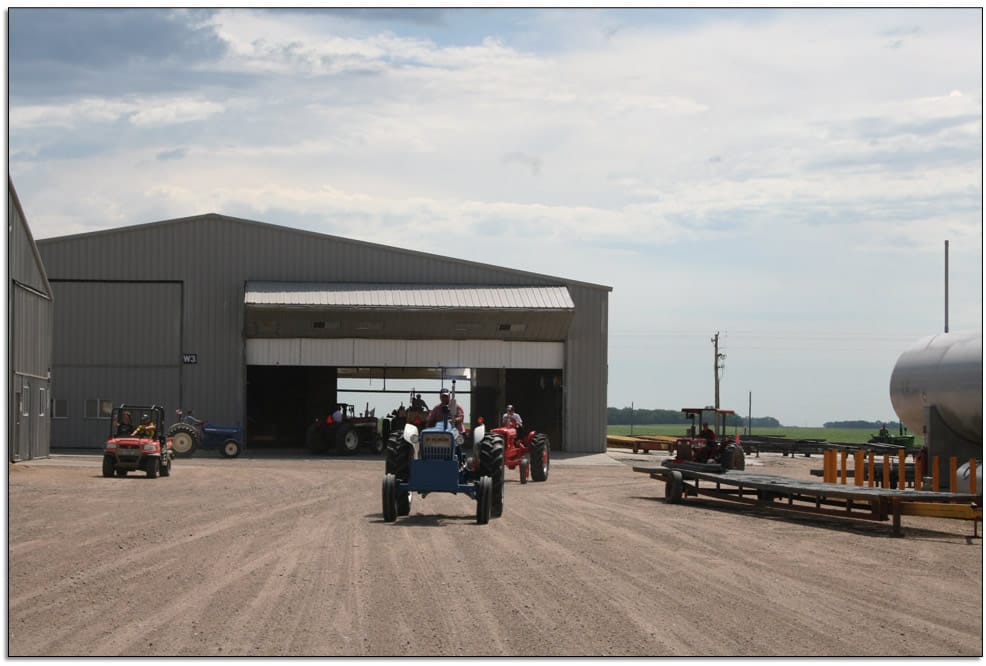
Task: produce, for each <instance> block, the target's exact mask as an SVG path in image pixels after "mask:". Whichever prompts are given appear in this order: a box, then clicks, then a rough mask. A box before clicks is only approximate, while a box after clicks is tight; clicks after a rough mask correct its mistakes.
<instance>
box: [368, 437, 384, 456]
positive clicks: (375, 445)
mask: <svg viewBox="0 0 986 666" xmlns="http://www.w3.org/2000/svg"><path fill="white" fill-rule="evenodd" d="M383 449H384V446H383V437H381V436H380V433H378V432H377V433H373V439H372V440H371V441H370V450H371V451H372V452H373V455H376V456H378V455H380V454H381V453H383Z"/></svg>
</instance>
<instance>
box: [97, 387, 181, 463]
mask: <svg viewBox="0 0 986 666" xmlns="http://www.w3.org/2000/svg"><path fill="white" fill-rule="evenodd" d="M174 457H175V456H174V450H173V449H172V446H171V439H170V438H169V437H167V436H166V435H165V433H164V408H162V407H158V406H157V405H152V406H150V407H142V406H135V405H120V406H119V407H114V408H113V411H112V413H111V414H110V436H109V438H108V439H107V440H106V444H105V445H103V476H105V477H111V476H113V475H114V474H116V476H126V475H127V473H128V472H136V471H138V470H139V471H143V472H147V478H148V479H154V478H157V475H158V473H160V474H161V476H171V462H172V460H173V459H174Z"/></svg>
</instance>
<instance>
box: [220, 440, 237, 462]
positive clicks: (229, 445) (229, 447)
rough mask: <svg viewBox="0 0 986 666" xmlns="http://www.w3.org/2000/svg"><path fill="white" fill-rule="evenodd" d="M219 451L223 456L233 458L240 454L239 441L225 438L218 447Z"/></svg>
mask: <svg viewBox="0 0 986 666" xmlns="http://www.w3.org/2000/svg"><path fill="white" fill-rule="evenodd" d="M219 453H221V454H222V456H223V457H224V458H235V457H236V456H238V455H240V443H239V442H237V441H236V440H235V439H227V440H226V441H225V442H223V445H222V446H221V447H220V448H219Z"/></svg>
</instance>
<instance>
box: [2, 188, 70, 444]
mask: <svg viewBox="0 0 986 666" xmlns="http://www.w3.org/2000/svg"><path fill="white" fill-rule="evenodd" d="M53 316H54V313H53V309H52V292H51V287H50V285H49V283H48V276H47V274H46V273H45V267H44V264H43V263H42V261H41V256H40V255H39V254H38V247H37V245H36V244H35V242H34V237H33V236H32V235H31V230H30V228H29V227H28V225H27V217H26V216H25V215H24V209H23V208H22V207H21V203H20V200H19V199H18V198H17V192H16V191H15V190H14V184H13V182H12V181H11V180H10V178H9V177H8V178H7V326H8V331H7V371H8V375H7V416H8V418H7V444H8V449H9V451H8V456H9V460H10V461H11V462H17V461H19V460H31V459H33V458H41V457H45V456H47V455H48V454H49V450H50V448H49V441H50V440H49V437H50V433H51V413H50V412H51V410H52V409H53V408H54V407H55V405H54V404H52V403H51V367H52V319H53ZM58 406H59V407H61V406H62V405H61V403H59V404H58Z"/></svg>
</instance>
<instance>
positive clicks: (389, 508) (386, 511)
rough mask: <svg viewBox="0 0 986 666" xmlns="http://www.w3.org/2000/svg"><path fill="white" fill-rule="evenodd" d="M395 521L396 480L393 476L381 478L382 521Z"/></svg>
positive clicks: (385, 475)
mask: <svg viewBox="0 0 986 666" xmlns="http://www.w3.org/2000/svg"><path fill="white" fill-rule="evenodd" d="M395 520H397V478H396V477H395V476H394V475H393V474H384V476H383V521H384V522H385V523H392V522H394V521H395Z"/></svg>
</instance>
